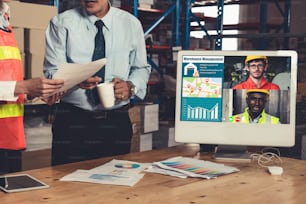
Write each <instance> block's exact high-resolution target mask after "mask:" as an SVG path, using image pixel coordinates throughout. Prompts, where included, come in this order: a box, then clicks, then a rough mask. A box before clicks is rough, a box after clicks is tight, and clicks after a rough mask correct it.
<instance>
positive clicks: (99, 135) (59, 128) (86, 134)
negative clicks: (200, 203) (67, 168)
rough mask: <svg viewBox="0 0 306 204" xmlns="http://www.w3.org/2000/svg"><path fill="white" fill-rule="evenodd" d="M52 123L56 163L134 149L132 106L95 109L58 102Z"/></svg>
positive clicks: (54, 162) (116, 153) (53, 160)
mask: <svg viewBox="0 0 306 204" xmlns="http://www.w3.org/2000/svg"><path fill="white" fill-rule="evenodd" d="M57 106H58V107H57V110H56V113H55V114H56V115H55V120H54V122H53V126H52V133H53V138H52V165H58V164H65V163H72V162H78V161H83V160H89V159H95V158H99V157H106V156H114V155H119V154H126V153H129V152H130V147H131V137H132V125H131V121H130V117H129V114H128V106H125V107H122V108H119V109H117V110H110V111H101V112H92V111H85V110H82V109H80V108H77V107H74V106H72V105H71V104H67V103H60V104H57Z"/></svg>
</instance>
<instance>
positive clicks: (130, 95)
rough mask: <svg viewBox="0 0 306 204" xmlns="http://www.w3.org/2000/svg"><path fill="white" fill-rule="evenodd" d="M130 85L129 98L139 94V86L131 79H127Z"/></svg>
mask: <svg viewBox="0 0 306 204" xmlns="http://www.w3.org/2000/svg"><path fill="white" fill-rule="evenodd" d="M127 84H128V87H129V98H131V97H134V96H135V95H136V94H137V88H136V86H135V85H134V84H133V82H131V81H127Z"/></svg>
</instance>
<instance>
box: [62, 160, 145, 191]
mask: <svg viewBox="0 0 306 204" xmlns="http://www.w3.org/2000/svg"><path fill="white" fill-rule="evenodd" d="M150 165H151V163H137V162H132V161H125V160H117V159H113V160H111V161H110V162H108V163H106V164H103V165H101V166H98V167H96V168H93V169H90V170H81V169H79V170H76V171H75V172H72V173H71V174H68V175H66V176H64V177H63V178H61V179H60V180H61V181H79V182H91V183H98V184H112V185H125V186H134V185H135V184H136V183H137V182H138V181H139V180H140V179H141V178H142V177H143V176H144V173H142V171H143V170H144V169H145V168H147V167H148V166H150Z"/></svg>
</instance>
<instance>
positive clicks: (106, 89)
mask: <svg viewBox="0 0 306 204" xmlns="http://www.w3.org/2000/svg"><path fill="white" fill-rule="evenodd" d="M97 91H98V95H99V98H100V102H101V105H102V106H103V107H104V108H110V107H112V106H114V105H115V93H114V84H113V83H112V82H105V83H101V84H98V85H97Z"/></svg>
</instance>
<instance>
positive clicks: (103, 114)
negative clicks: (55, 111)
mask: <svg viewBox="0 0 306 204" xmlns="http://www.w3.org/2000/svg"><path fill="white" fill-rule="evenodd" d="M58 106H59V109H60V111H61V112H62V113H65V112H67V113H69V112H73V113H76V112H77V113H83V114H87V115H90V116H91V117H93V118H96V119H107V118H108V117H109V116H110V115H112V114H117V113H127V112H128V110H129V108H130V104H126V105H123V106H121V107H119V108H116V109H110V110H95V111H89V110H84V109H82V108H79V107H76V106H75V105H73V104H71V103H65V102H60V103H59V104H58Z"/></svg>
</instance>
